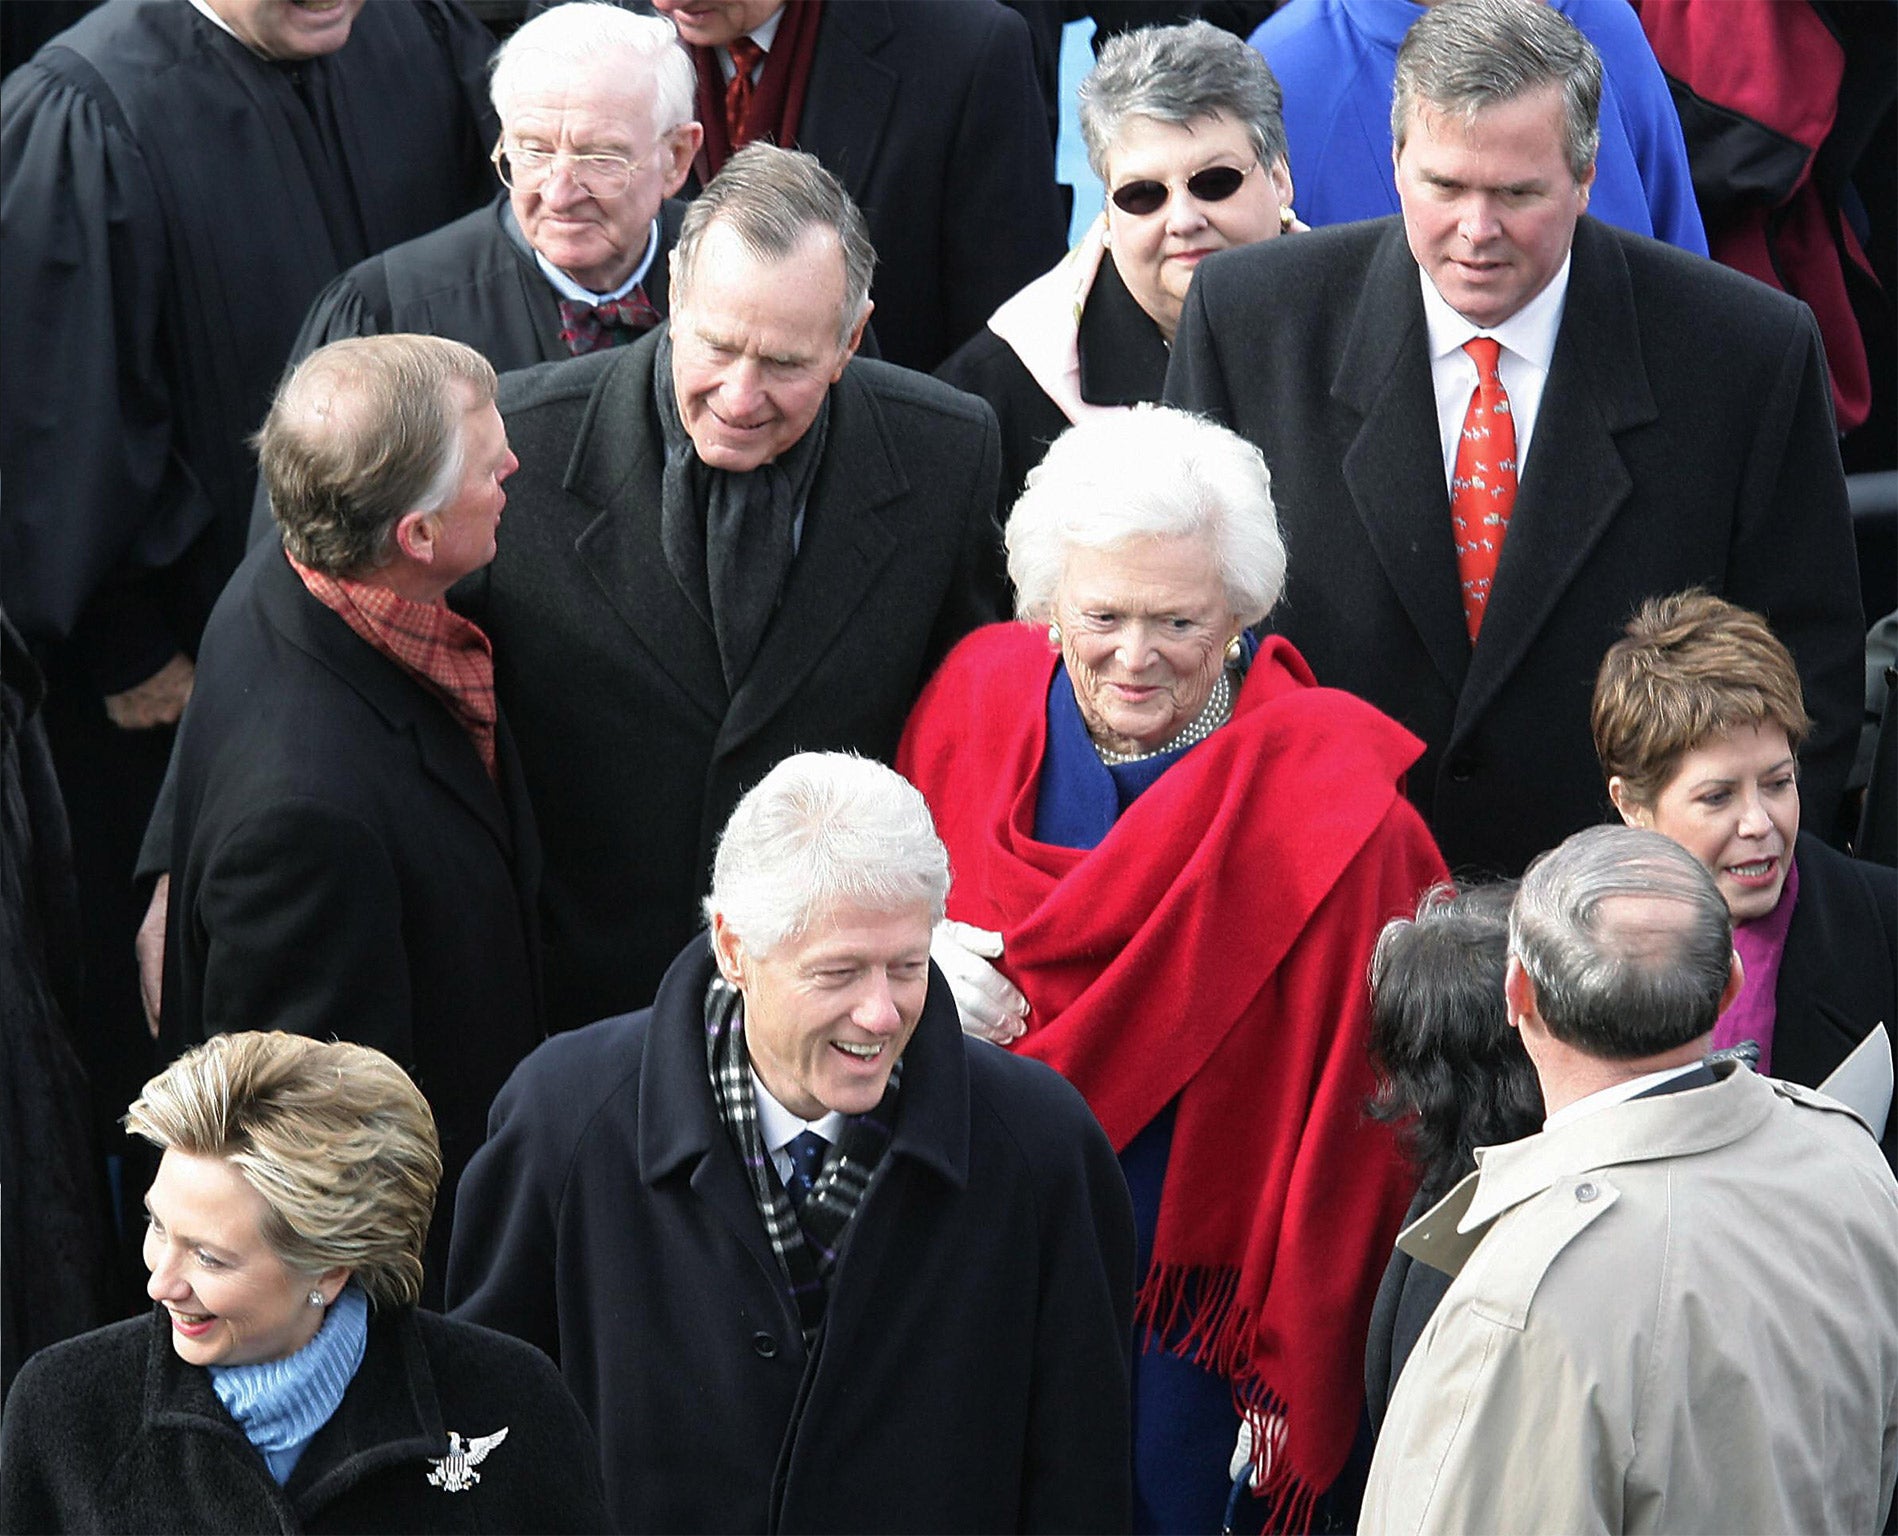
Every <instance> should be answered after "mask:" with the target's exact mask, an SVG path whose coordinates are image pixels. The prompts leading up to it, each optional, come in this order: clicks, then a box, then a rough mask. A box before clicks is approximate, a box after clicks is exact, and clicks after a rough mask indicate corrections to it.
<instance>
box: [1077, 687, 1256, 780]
mask: <svg viewBox="0 0 1898 1536" xmlns="http://www.w3.org/2000/svg"><path fill="white" fill-rule="evenodd" d="M1231 718H1232V668H1230V667H1221V668H1220V669H1219V676H1218V678H1217V679H1216V680H1215V681H1214V683H1213V691H1212V694H1211V695H1210V696H1209V697H1208V698H1207V700H1206V704H1205V707H1204V708H1202V709H1201V710H1200V712H1199V713H1198V714H1197V715H1195V716H1193V718H1192V720H1191V721H1190V722H1189V723H1188V724H1187V727H1186V729H1185V730H1183V731H1181V732H1180V734H1179V735H1177V736H1175V737H1174V738H1173V739H1172V740H1171V741H1169V742H1168V743H1167V744H1166V745H1165V746H1164V747H1155V748H1154V749H1153V750H1152V751H1151V752H1116V751H1114V750H1113V749H1112V748H1111V747H1103V746H1102V745H1101V744H1100V743H1099V742H1098V741H1097V742H1095V743H1094V753H1095V755H1096V756H1097V757H1099V758H1100V760H1101V761H1102V762H1103V763H1105V764H1106V765H1107V766H1108V767H1109V768H1121V767H1124V766H1126V765H1127V764H1128V763H1144V762H1145V761H1146V760H1147V759H1148V758H1150V757H1159V756H1160V755H1161V754H1162V753H1165V752H1184V751H1185V750H1186V749H1187V748H1188V747H1191V746H1196V745H1197V744H1198V743H1200V742H1202V741H1204V740H1205V739H1206V738H1207V737H1208V736H1210V735H1212V734H1213V732H1214V731H1216V730H1218V729H1219V728H1220V726H1222V725H1224V724H1225V723H1226V722H1227V721H1228V720H1230V719H1231Z"/></svg>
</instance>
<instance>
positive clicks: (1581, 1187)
mask: <svg viewBox="0 0 1898 1536" xmlns="http://www.w3.org/2000/svg"><path fill="white" fill-rule="evenodd" d="M1600 1193H1601V1191H1600V1190H1599V1189H1597V1188H1596V1187H1595V1185H1594V1182H1593V1181H1592V1180H1590V1179H1583V1180H1582V1182H1581V1183H1579V1184H1577V1185H1576V1186H1575V1198H1576V1199H1577V1200H1580V1201H1581V1202H1582V1203H1583V1204H1587V1203H1588V1202H1589V1201H1590V1200H1593V1199H1594V1198H1595V1196H1597V1195H1599V1194H1600ZM759 1337H760V1338H762V1337H763V1335H762V1334H760V1335H759Z"/></svg>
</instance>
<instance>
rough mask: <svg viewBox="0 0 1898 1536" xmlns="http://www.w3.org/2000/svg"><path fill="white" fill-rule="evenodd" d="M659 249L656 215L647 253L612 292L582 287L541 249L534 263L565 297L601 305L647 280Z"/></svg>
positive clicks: (629, 291) (649, 235) (648, 237)
mask: <svg viewBox="0 0 1898 1536" xmlns="http://www.w3.org/2000/svg"><path fill="white" fill-rule="evenodd" d="M658 251H659V220H658V217H657V216H656V215H655V217H654V218H653V221H652V228H651V229H650V230H649V231H648V232H647V234H646V254H645V255H644V256H643V257H642V258H641V259H640V263H639V265H638V266H636V267H634V268H633V275H632V276H631V277H629V278H627V279H626V281H625V282H623V283H621V284H620V285H619V287H617V288H615V289H614V290H613V291H612V292H611V293H595V292H594V291H593V290H592V289H591V288H582V287H581V286H580V285H579V284H578V283H576V282H575V281H574V280H573V279H572V278H570V277H568V276H567V274H566V273H565V272H562V271H561V270H560V268H558V267H556V266H555V265H554V264H553V263H552V262H551V261H549V260H548V259H547V258H546V257H545V256H543V255H541V253H540V252H539V251H535V252H534V265H536V266H537V267H539V268H540V274H541V276H542V277H544V278H546V279H547V281H548V282H550V283H552V284H553V285H554V292H556V293H558V294H559V295H560V296H561V298H563V299H575V300H577V301H578V302H580V303H582V304H593V305H600V304H604V303H606V302H607V301H608V300H609V299H623V298H625V297H626V295H627V294H629V293H631V292H632V291H633V288H634V286H635V285H636V284H639V283H643V282H644V281H645V280H646V274H647V273H648V272H650V271H651V270H652V264H653V258H654V257H655V256H656V255H657V254H658Z"/></svg>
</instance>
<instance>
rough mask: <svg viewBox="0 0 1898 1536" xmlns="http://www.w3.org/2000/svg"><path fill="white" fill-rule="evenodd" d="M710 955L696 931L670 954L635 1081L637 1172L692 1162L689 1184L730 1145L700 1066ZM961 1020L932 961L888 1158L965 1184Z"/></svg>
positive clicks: (651, 1173) (658, 1172)
mask: <svg viewBox="0 0 1898 1536" xmlns="http://www.w3.org/2000/svg"><path fill="white" fill-rule="evenodd" d="M713 969H714V963H713V960H712V950H711V944H710V941H709V940H708V938H707V936H706V935H705V934H703V933H701V934H699V935H698V936H697V937H695V938H694V939H693V940H692V942H691V943H690V944H688V945H687V946H686V947H685V949H684V951H683V952H682V953H681V954H680V955H679V958H678V959H677V960H675V961H673V962H672V966H671V968H670V969H669V970H668V971H667V972H666V975H665V980H663V981H662V982H661V983H660V984H659V995H658V997H657V999H656V1000H655V1001H654V1003H653V1007H652V1016H651V1023H650V1025H649V1026H648V1029H647V1034H646V1045H645V1066H644V1068H643V1069H642V1071H641V1073H640V1082H639V1174H640V1178H641V1180H642V1181H643V1182H645V1183H646V1184H649V1185H652V1184H657V1183H658V1182H659V1181H660V1180H661V1179H664V1178H665V1177H666V1176H667V1175H668V1174H671V1173H673V1172H674V1171H676V1170H677V1169H679V1168H681V1167H683V1166H685V1165H686V1164H687V1163H695V1164H698V1165H699V1171H695V1173H694V1183H695V1185H697V1184H698V1183H699V1180H700V1179H701V1178H702V1177H704V1176H705V1175H704V1173H703V1163H704V1159H705V1158H706V1156H707V1154H709V1153H711V1152H712V1151H714V1150H715V1149H716V1148H718V1147H721V1146H723V1147H730V1146H731V1141H730V1138H729V1137H728V1136H727V1135H726V1132H725V1124H724V1122H723V1121H722V1120H721V1119H720V1118H719V1114H718V1105H717V1103H716V1102H715V1101H714V1099H713V1097H712V1085H711V1080H710V1078H709V1077H708V1075H707V1073H706V1069H705V1029H704V1000H705V989H706V987H707V986H709V985H710V983H711V980H712V973H713ZM972 1048H973V1047H967V1046H965V1045H964V1043H963V1038H962V1026H961V1023H960V1022H959V1020H958V1018H957V1016H956V1005H955V999H954V998H953V997H952V996H951V995H950V992H949V984H948V983H947V982H946V981H944V980H943V978H942V973H941V972H940V971H938V970H937V969H936V968H935V966H934V965H933V964H932V965H931V966H930V968H929V996H928V1000H927V1001H926V1002H925V1003H924V1005H923V1016H922V1018H921V1019H920V1020H918V1022H917V1025H916V1033H915V1034H914V1035H912V1036H911V1037H910V1042H909V1045H908V1047H907V1048H906V1049H905V1050H904V1052H903V1063H904V1066H903V1091H902V1095H901V1098H900V1100H899V1103H898V1106H897V1114H896V1129H895V1132H894V1134H893V1135H892V1136H891V1138H890V1150H889V1153H888V1154H887V1155H888V1156H889V1157H892V1158H894V1157H906V1158H909V1159H912V1160H913V1161H915V1162H918V1163H921V1164H923V1165H924V1166H925V1167H928V1168H932V1169H934V1170H935V1171H936V1173H937V1174H938V1175H940V1176H941V1177H942V1178H943V1179H945V1180H947V1181H948V1182H949V1183H951V1184H953V1185H955V1186H956V1187H957V1188H962V1187H964V1186H966V1185H967V1183H968V1180H969V1064H968V1058H967V1055H966V1054H965V1053H966V1051H967V1050H969V1049H972ZM724 1161H728V1162H730V1164H731V1172H732V1174H733V1175H734V1179H735V1182H734V1183H732V1184H731V1185H730V1186H729V1187H735V1188H738V1189H740V1190H742V1192H743V1195H744V1200H743V1205H742V1209H743V1210H745V1211H747V1212H750V1214H751V1220H750V1223H749V1225H750V1226H752V1227H757V1228H758V1229H759V1230H758V1234H757V1235H758V1239H759V1242H760V1243H762V1242H763V1240H764V1232H763V1225H762V1223H761V1222H759V1221H758V1220H757V1217H756V1213H755V1211H752V1210H751V1194H750V1189H749V1186H747V1185H745V1183H744V1180H743V1178H742V1177H741V1176H740V1175H741V1172H742V1171H741V1170H740V1169H739V1167H738V1163H737V1159H736V1157H733V1158H730V1159H725V1160H724Z"/></svg>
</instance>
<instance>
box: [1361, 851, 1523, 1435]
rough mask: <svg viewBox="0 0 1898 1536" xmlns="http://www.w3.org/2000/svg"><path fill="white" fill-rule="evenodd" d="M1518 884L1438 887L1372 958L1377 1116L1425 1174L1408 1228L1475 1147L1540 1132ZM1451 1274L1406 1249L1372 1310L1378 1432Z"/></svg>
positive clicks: (1371, 1372) (1370, 1351)
mask: <svg viewBox="0 0 1898 1536" xmlns="http://www.w3.org/2000/svg"><path fill="white" fill-rule="evenodd" d="M1515 894H1516V883H1515V882H1514V881H1513V880H1510V881H1498V882H1496V883H1494V884H1491V885H1479V886H1473V887H1471V888H1470V889H1469V890H1466V891H1461V892H1457V891H1452V890H1450V889H1449V888H1448V887H1440V888H1438V889H1437V890H1434V891H1432V892H1430V893H1429V894H1428V895H1427V896H1425V897H1424V899H1423V901H1422V902H1421V903H1420V904H1419V905H1418V907H1417V915H1416V917H1415V918H1398V919H1396V920H1394V921H1393V922H1391V923H1389V924H1387V925H1386V926H1385V929H1384V931H1383V933H1382V934H1380V935H1379V936H1378V941H1377V949H1376V950H1375V951H1374V952H1373V953H1372V956H1371V1057H1372V1060H1373V1061H1374V1062H1375V1063H1376V1065H1377V1068H1378V1071H1379V1081H1378V1089H1377V1094H1376V1096H1375V1097H1374V1098H1373V1099H1372V1101H1371V1113H1372V1114H1373V1115H1375V1116H1376V1117H1377V1118H1378V1119H1380V1120H1384V1121H1389V1122H1394V1123H1395V1124H1396V1125H1397V1127H1398V1130H1399V1134H1400V1135H1401V1136H1402V1137H1403V1139H1404V1143H1405V1150H1406V1151H1407V1152H1408V1153H1409V1154H1410V1160H1411V1163H1412V1165H1413V1166H1414V1167H1415V1168H1416V1170H1417V1195H1416V1198H1415V1199H1413V1200H1412V1201H1411V1203H1410V1210H1409V1213H1408V1214H1407V1215H1406V1216H1405V1218H1404V1224H1405V1225H1406V1226H1408V1225H1409V1224H1410V1223H1411V1222H1413V1221H1415V1220H1416V1219H1417V1218H1418V1217H1419V1216H1421V1215H1422V1214H1423V1213H1424V1212H1425V1211H1427V1210H1429V1209H1430V1207H1431V1206H1433V1205H1435V1204H1436V1203H1437V1202H1438V1201H1439V1200H1441V1199H1442V1198H1443V1197H1444V1195H1446V1194H1448V1193H1449V1191H1450V1188H1451V1186H1452V1185H1454V1184H1455V1183H1456V1182H1457V1181H1458V1180H1459V1179H1461V1178H1463V1177H1464V1176H1465V1175H1466V1174H1468V1173H1470V1172H1471V1171H1472V1170H1473V1169H1474V1168H1475V1167H1476V1149H1477V1148H1478V1147H1489V1146H1495V1145H1497V1144H1498V1143H1501V1142H1506V1141H1515V1140H1517V1139H1518V1138H1519V1137H1523V1136H1529V1135H1533V1134H1534V1133H1535V1132H1536V1131H1538V1130H1540V1129H1541V1126H1542V1090H1541V1089H1540V1088H1539V1087H1538V1086H1537V1085H1536V1073H1535V1068H1534V1067H1533V1066H1531V1065H1530V1063H1529V1058H1528V1056H1527V1055H1526V1054H1525V1053H1524V1051H1523V1049H1522V1041H1521V1040H1520V1039H1518V1038H1517V1036H1516V1032H1515V1031H1514V1030H1512V1029H1511V1028H1510V1027H1509V1010H1508V1009H1507V1008H1506V1007H1505V1006H1504V1004H1503V971H1504V968H1505V966H1506V964H1507V962H1508V958H1509V904H1510V902H1511V900H1513V899H1514V897H1515ZM1449 1288H1450V1277H1449V1276H1448V1275H1446V1274H1445V1273H1444V1272H1443V1271H1442V1270H1440V1269H1433V1268H1431V1267H1430V1266H1429V1265H1428V1264H1419V1263H1417V1262H1416V1261H1415V1260H1414V1259H1412V1258H1411V1256H1410V1255H1409V1254H1408V1253H1405V1252H1404V1251H1403V1250H1402V1249H1401V1248H1400V1249H1398V1250H1397V1251H1396V1252H1395V1253H1393V1254H1392V1255H1391V1262H1390V1266H1389V1267H1388V1268H1387V1269H1386V1270H1385V1271H1384V1280H1383V1283H1382V1284H1381V1285H1380V1286H1379V1287H1378V1291H1377V1300H1376V1302H1374V1303H1373V1304H1372V1307H1371V1331H1370V1337H1369V1339H1368V1341H1367V1343H1366V1345H1365V1350H1364V1403H1365V1408H1366V1409H1367V1410H1368V1412H1369V1413H1370V1416H1371V1430H1372V1432H1373V1433H1376V1431H1377V1428H1378V1426H1379V1425H1380V1424H1381V1423H1382V1422H1383V1419H1384V1407H1385V1405H1386V1404H1387V1403H1388V1402H1389V1401H1390V1395H1391V1388H1392V1387H1393V1386H1395V1385H1396V1383H1397V1378H1398V1376H1399V1374H1400V1373H1401V1372H1402V1371H1403V1369H1404V1362H1405V1361H1406V1360H1408V1359H1409V1358H1410V1352H1411V1350H1412V1349H1413V1348H1414V1347H1415V1345H1416V1343H1417V1338H1418V1336H1419V1335H1420V1334H1421V1333H1422V1332H1423V1330H1424V1325H1425V1324H1426V1323H1428V1322H1429V1321H1430V1314H1431V1313H1432V1312H1434V1311H1435V1310H1436V1307H1437V1303H1438V1302H1440V1301H1441V1300H1443V1293H1444V1292H1445V1291H1447V1290H1448V1289H1449Z"/></svg>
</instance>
